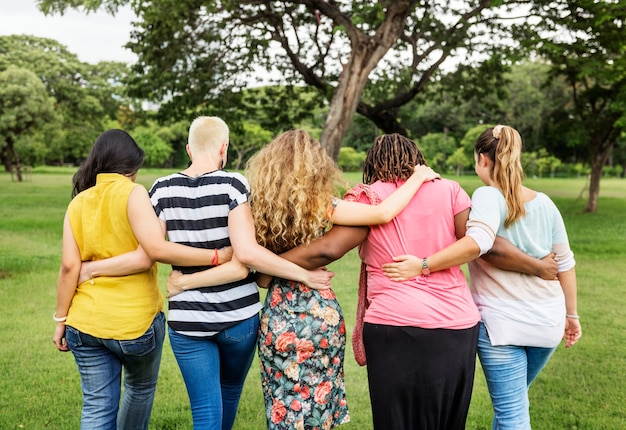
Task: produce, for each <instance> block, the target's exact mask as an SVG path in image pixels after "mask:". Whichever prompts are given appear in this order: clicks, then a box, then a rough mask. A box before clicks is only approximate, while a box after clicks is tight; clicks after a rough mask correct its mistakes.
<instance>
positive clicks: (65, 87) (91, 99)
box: [0, 35, 127, 163]
mask: <svg viewBox="0 0 626 430" xmlns="http://www.w3.org/2000/svg"><path fill="white" fill-rule="evenodd" d="M10 65H15V66H17V67H21V68H23V69H27V70H30V71H31V72H33V73H34V74H35V75H36V76H37V77H38V78H39V79H40V81H41V82H43V84H44V86H45V88H46V90H47V91H48V94H49V96H52V97H54V99H55V110H56V111H57V113H58V117H57V121H56V123H55V124H54V125H55V126H56V130H52V128H50V129H49V130H48V133H49V134H50V135H52V136H54V138H55V142H53V143H51V144H50V149H51V151H50V154H49V155H50V156H52V157H55V159H56V161H58V162H60V163H64V162H65V159H66V158H69V159H71V160H78V159H80V158H82V157H84V156H85V155H86V154H87V152H88V151H89V148H90V147H91V144H92V142H93V141H94V140H95V138H96V137H97V136H98V135H99V134H100V133H101V132H102V129H103V128H104V127H103V124H104V122H105V121H107V119H117V117H118V111H119V107H120V105H121V104H122V103H123V102H124V101H125V100H126V99H125V98H124V97H123V95H124V91H125V89H124V88H123V87H122V85H121V79H122V77H123V75H124V73H126V72H127V66H126V65H123V64H120V63H101V64H98V65H95V66H94V65H89V64H86V63H82V62H80V61H79V60H78V58H77V57H76V55H75V54H73V53H71V52H70V51H68V49H67V48H66V47H65V46H64V45H62V44H60V43H59V42H57V41H55V40H51V39H46V38H40V37H34V36H24V35H20V36H17V35H13V36H0V71H2V70H6V69H7V68H8V67H9V66H10Z"/></svg>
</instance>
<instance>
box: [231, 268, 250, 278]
mask: <svg viewBox="0 0 626 430" xmlns="http://www.w3.org/2000/svg"><path fill="white" fill-rule="evenodd" d="M248 275H250V269H248V267H247V266H244V265H243V264H238V267H237V269H236V270H235V273H234V274H233V278H235V280H237V281H243V280H244V279H246V278H247V277H248Z"/></svg>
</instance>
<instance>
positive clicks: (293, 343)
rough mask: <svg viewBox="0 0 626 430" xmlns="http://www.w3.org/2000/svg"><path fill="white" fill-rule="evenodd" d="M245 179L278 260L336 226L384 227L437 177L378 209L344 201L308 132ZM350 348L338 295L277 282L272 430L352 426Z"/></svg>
mask: <svg viewBox="0 0 626 430" xmlns="http://www.w3.org/2000/svg"><path fill="white" fill-rule="evenodd" d="M246 176H247V177H248V178H249V181H250V187H251V190H252V191H251V196H250V205H251V208H252V214H253V217H254V223H255V226H256V231H257V240H258V242H259V243H260V244H261V245H263V246H265V247H266V248H268V249H270V250H271V251H273V252H275V253H282V252H285V251H288V250H289V249H292V248H295V247H297V246H298V245H307V244H309V243H311V241H313V240H314V239H316V238H319V237H320V236H322V235H323V233H324V232H325V230H326V229H327V228H328V227H330V224H331V223H335V224H343V225H374V224H382V223H386V222H388V221H390V220H391V219H392V218H393V217H394V216H395V215H397V214H398V213H399V212H400V211H401V209H403V208H404V206H406V204H408V202H409V201H410V200H411V198H412V197H413V194H414V193H415V192H416V191H417V189H418V188H419V187H420V186H421V184H422V183H423V182H424V181H426V180H430V179H434V178H436V177H438V175H436V174H435V173H434V172H432V170H431V169H430V168H428V167H426V166H417V167H416V168H415V171H414V172H410V174H409V176H410V178H409V179H408V180H407V181H406V185H405V186H401V187H399V188H398V191H396V192H395V193H393V194H391V195H390V196H389V197H388V198H387V199H386V200H385V201H383V202H382V203H380V204H379V205H373V206H370V205H366V204H361V203H356V202H347V201H343V200H339V199H337V198H336V197H334V192H335V191H336V189H337V186H338V185H339V184H340V181H341V172H340V170H339V168H338V167H337V165H336V164H335V162H334V161H333V160H332V159H331V158H330V157H329V156H328V154H327V153H326V151H325V150H324V149H323V148H322V146H321V145H320V143H319V142H318V141H317V140H315V139H314V138H312V137H311V136H310V135H309V134H308V133H307V132H306V131H304V130H291V131H287V132H285V133H283V134H281V135H279V136H278V137H276V138H275V139H274V140H273V141H272V142H271V143H270V144H268V145H267V146H266V147H265V148H263V149H262V150H261V151H259V152H258V153H257V154H256V155H255V156H254V157H253V158H252V159H250V161H249V163H248V165H247V175H246ZM345 343H346V327H345V322H344V319H343V315H342V311H341V307H340V306H339V303H338V302H337V299H336V297H335V294H334V292H333V291H332V289H327V290H312V289H310V288H307V287H306V286H305V285H303V284H301V283H297V282H294V281H292V280H288V279H281V278H273V279H272V281H271V282H270V284H269V290H268V292H267V297H266V300H265V304H264V306H263V309H262V311H261V328H260V336H259V340H258V354H259V358H260V364H261V382H262V385H263V393H264V397H265V409H266V415H267V423H268V428H279V429H287V428H289V429H292V428H296V429H298V428H300V429H304V428H323V429H329V428H332V427H335V426H337V425H339V424H342V423H345V422H348V421H349V419H350V417H349V413H348V406H347V401H346V395H345V387H344V379H343V378H344V371H343V358H344V352H345Z"/></svg>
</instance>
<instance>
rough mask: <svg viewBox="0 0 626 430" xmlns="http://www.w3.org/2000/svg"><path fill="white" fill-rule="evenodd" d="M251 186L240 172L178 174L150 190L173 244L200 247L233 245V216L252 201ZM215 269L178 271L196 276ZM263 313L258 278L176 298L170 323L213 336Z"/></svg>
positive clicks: (182, 329) (189, 332)
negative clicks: (230, 222) (230, 229)
mask: <svg viewBox="0 0 626 430" xmlns="http://www.w3.org/2000/svg"><path fill="white" fill-rule="evenodd" d="M249 195H250V186H249V184H248V181H247V179H246V178H245V177H244V176H243V175H241V174H239V173H231V172H225V171H223V170H216V171H214V172H210V173H205V174H204V175H202V176H199V177H197V178H192V177H190V176H187V175H184V174H182V173H174V174H172V175H169V176H166V177H163V178H159V179H157V180H156V181H155V183H154V184H153V185H152V188H151V189H150V199H151V201H152V205H153V206H154V210H155V212H156V214H157V216H158V217H159V218H160V219H162V220H163V221H165V225H166V228H167V235H168V238H169V240H170V241H172V242H177V243H181V244H184V245H189V246H194V247H197V248H207V249H215V248H222V247H224V246H230V238H229V236H228V213H229V212H230V211H231V210H232V209H234V208H236V207H237V206H238V205H240V204H244V203H246V202H247V201H248V197H249ZM209 267H210V266H193V267H192V266H186V267H180V266H174V267H173V268H174V269H176V270H180V271H181V272H183V273H195V272H198V271H201V270H204V269H207V268H209ZM260 309H261V303H260V301H259V291H258V288H257V285H256V283H255V282H254V278H253V275H252V274H250V276H248V278H246V279H244V280H242V281H236V282H232V283H229V284H224V285H220V286H215V287H204V288H197V289H193V290H188V291H185V292H182V293H180V294H177V295H176V296H174V297H172V298H171V299H170V300H169V312H168V324H169V326H170V327H171V328H172V329H173V330H175V331H176V332H178V333H180V334H184V335H187V336H212V335H214V334H216V333H218V332H220V331H221V330H224V329H226V328H228V327H230V326H232V325H235V324H237V323H238V322H240V321H243V320H245V319H247V318H250V317H252V316H253V315H254V314H256V313H258V312H259V310H260Z"/></svg>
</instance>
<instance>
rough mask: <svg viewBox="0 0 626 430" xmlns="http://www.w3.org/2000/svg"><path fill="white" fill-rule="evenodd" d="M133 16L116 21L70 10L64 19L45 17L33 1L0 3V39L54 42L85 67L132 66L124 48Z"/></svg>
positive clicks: (126, 12) (123, 11)
mask: <svg viewBox="0 0 626 430" xmlns="http://www.w3.org/2000/svg"><path fill="white" fill-rule="evenodd" d="M134 18H135V15H134V14H133V12H132V11H131V9H130V8H129V7H124V8H120V9H119V10H118V12H117V14H116V15H115V17H113V16H111V15H109V14H107V13H106V12H104V11H98V12H96V13H90V14H85V13H83V12H80V11H77V10H74V9H71V10H67V11H66V12H65V14H64V15H58V14H55V15H48V16H46V15H44V14H43V13H42V12H40V11H39V9H38V8H37V3H36V1H35V0H0V35H2V36H7V35H12V34H26V35H32V36H38V37H47V38H49V39H54V40H56V41H58V42H60V43H62V44H63V45H65V46H66V47H67V48H68V49H69V51H70V52H72V53H74V54H76V55H77V56H78V59H79V60H80V61H83V62H87V63H97V62H98V61H121V62H126V63H132V62H134V61H135V60H136V56H135V54H133V53H132V52H131V51H129V50H128V49H125V48H124V45H125V44H126V43H127V42H128V41H129V40H130V31H131V28H132V25H131V22H132V21H133V20H134Z"/></svg>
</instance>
